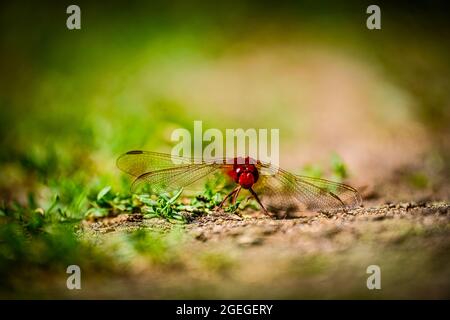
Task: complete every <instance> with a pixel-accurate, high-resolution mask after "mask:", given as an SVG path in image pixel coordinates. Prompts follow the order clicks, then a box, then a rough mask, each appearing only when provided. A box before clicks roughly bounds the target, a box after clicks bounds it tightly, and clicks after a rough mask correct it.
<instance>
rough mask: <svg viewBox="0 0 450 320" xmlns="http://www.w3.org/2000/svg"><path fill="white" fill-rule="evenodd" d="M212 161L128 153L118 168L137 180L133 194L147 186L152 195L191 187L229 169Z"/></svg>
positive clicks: (148, 152) (118, 163) (120, 158)
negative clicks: (211, 175) (219, 171)
mask: <svg viewBox="0 0 450 320" xmlns="http://www.w3.org/2000/svg"><path fill="white" fill-rule="evenodd" d="M216 162H218V163H215V162H213V161H211V162H209V161H208V162H204V161H198V163H196V161H195V159H193V158H184V157H177V156H172V155H169V154H164V153H158V152H150V151H140V150H137V151H129V152H127V153H125V154H123V155H121V156H120V157H119V158H118V159H117V166H118V167H119V169H121V170H123V171H124V172H126V173H128V174H130V175H132V176H134V177H136V179H135V180H134V182H133V185H132V191H133V192H135V191H137V190H138V189H139V188H140V187H141V186H142V185H144V184H148V185H150V187H151V190H152V191H153V192H156V193H159V192H168V191H174V190H178V189H180V188H182V187H186V186H189V185H191V184H193V183H195V182H196V181H199V180H201V179H202V178H204V177H206V176H208V175H210V174H213V173H214V172H217V171H218V170H219V169H223V168H226V167H227V165H226V164H224V163H225V162H224V161H222V160H220V161H216Z"/></svg>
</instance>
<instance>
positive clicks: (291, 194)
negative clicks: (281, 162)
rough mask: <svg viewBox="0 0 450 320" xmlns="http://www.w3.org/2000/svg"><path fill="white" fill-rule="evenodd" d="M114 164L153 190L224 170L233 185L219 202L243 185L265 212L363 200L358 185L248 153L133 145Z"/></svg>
mask: <svg viewBox="0 0 450 320" xmlns="http://www.w3.org/2000/svg"><path fill="white" fill-rule="evenodd" d="M117 166H118V168H119V169H121V170H122V171H124V172H126V173H128V174H129V175H131V176H133V177H134V178H135V180H134V181H133V183H132V186H131V190H132V191H133V192H136V191H137V190H139V188H140V187H142V186H144V185H150V187H151V190H152V192H155V193H164V192H174V191H178V190H180V189H181V188H185V187H189V186H190V185H193V184H195V183H196V182H198V181H201V180H202V179H204V178H206V177H208V176H211V175H214V174H217V173H219V174H223V175H225V176H226V177H228V178H229V179H230V180H231V182H232V183H233V184H234V185H235V187H234V189H233V190H232V191H231V192H230V193H229V194H228V195H226V196H225V197H224V199H223V200H222V202H221V203H220V205H219V208H222V206H223V205H224V204H225V203H226V201H227V200H229V201H230V202H231V203H233V204H234V203H235V202H236V200H237V198H238V196H239V194H240V192H241V191H242V190H247V191H248V192H249V193H250V197H253V198H254V199H255V200H256V202H257V203H258V204H259V205H260V207H261V209H262V211H263V212H264V213H265V214H267V215H272V214H270V213H269V212H280V211H284V212H285V213H286V212H292V211H303V210H308V211H333V210H348V209H353V208H355V207H358V206H360V205H361V204H362V200H361V196H360V194H359V193H358V191H357V190H356V189H355V188H353V187H351V186H349V185H346V184H343V183H338V182H333V181H329V180H325V179H320V178H312V177H307V176H302V175H296V174H292V173H290V172H288V171H286V170H284V169H281V168H279V167H277V166H275V165H273V164H270V163H265V162H262V161H260V160H255V159H253V158H251V157H245V158H244V157H235V158H220V159H209V160H204V159H200V160H199V159H195V158H190V157H181V156H175V155H171V154H165V153H158V152H151V151H142V150H133V151H128V152H126V153H125V154H122V155H121V156H120V157H119V158H118V159H117Z"/></svg>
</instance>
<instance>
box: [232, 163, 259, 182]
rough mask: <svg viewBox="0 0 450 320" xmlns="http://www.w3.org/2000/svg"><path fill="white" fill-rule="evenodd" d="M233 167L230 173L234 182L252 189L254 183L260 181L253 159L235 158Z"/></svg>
mask: <svg viewBox="0 0 450 320" xmlns="http://www.w3.org/2000/svg"><path fill="white" fill-rule="evenodd" d="M234 160H235V161H234V164H233V169H231V170H230V172H229V173H228V174H229V176H230V177H231V178H232V179H233V181H234V182H236V183H238V184H239V185H241V186H242V188H244V189H250V188H251V187H252V186H253V184H255V183H256V181H258V178H259V173H258V169H257V168H256V166H255V165H254V164H253V161H254V160H253V159H251V158H249V157H247V158H245V159H242V158H236V159H234Z"/></svg>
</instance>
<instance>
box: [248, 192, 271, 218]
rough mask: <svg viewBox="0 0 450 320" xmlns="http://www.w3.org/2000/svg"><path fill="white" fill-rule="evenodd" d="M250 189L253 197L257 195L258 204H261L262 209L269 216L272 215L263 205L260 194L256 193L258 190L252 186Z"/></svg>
mask: <svg viewBox="0 0 450 320" xmlns="http://www.w3.org/2000/svg"><path fill="white" fill-rule="evenodd" d="M248 190H249V191H250V193H251V194H252V196H253V197H255V200H256V202H258V204H259V205H260V206H261V209H262V210H263V211H264V213H265V214H267V215H268V216H271V214H270V213H269V211H267V210H266V208H265V207H264V206H263V204H262V203H261V201H260V200H259V198H258V195H257V194H256V192H255V191H254V190H253V189H252V188H250V189H248Z"/></svg>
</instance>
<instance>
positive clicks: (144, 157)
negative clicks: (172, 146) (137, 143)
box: [117, 150, 194, 177]
mask: <svg viewBox="0 0 450 320" xmlns="http://www.w3.org/2000/svg"><path fill="white" fill-rule="evenodd" d="M193 162H194V161H193V159H190V158H183V157H173V156H171V155H170V154H164V153H158V152H150V151H141V150H134V151H128V152H127V153H124V154H123V155H121V156H120V157H119V158H118V159H117V167H119V169H120V170H122V171H124V172H126V173H128V174H130V175H132V176H135V177H139V176H141V175H142V174H144V173H146V172H150V171H157V170H161V169H167V168H172V167H175V166H177V165H188V164H192V163H193Z"/></svg>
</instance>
